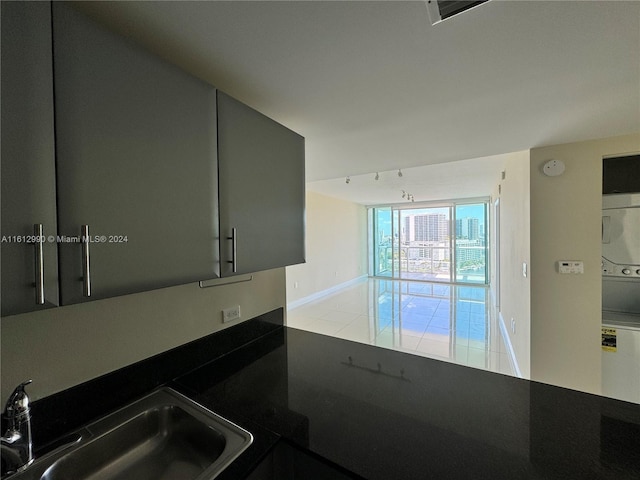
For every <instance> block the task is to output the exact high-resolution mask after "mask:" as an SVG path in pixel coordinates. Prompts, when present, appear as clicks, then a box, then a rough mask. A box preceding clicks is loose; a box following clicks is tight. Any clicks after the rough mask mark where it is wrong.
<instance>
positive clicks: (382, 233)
mask: <svg viewBox="0 0 640 480" xmlns="http://www.w3.org/2000/svg"><path fill="white" fill-rule="evenodd" d="M372 213H373V215H371V216H370V217H369V218H370V223H371V226H370V231H371V240H372V245H373V249H372V250H373V251H372V254H373V258H372V266H373V275H374V276H376V277H391V276H393V228H392V222H391V207H380V208H374V209H373V212H372Z"/></svg>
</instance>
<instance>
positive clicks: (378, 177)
mask: <svg viewBox="0 0 640 480" xmlns="http://www.w3.org/2000/svg"><path fill="white" fill-rule="evenodd" d="M376 180H380V174H379V173H378V172H376Z"/></svg>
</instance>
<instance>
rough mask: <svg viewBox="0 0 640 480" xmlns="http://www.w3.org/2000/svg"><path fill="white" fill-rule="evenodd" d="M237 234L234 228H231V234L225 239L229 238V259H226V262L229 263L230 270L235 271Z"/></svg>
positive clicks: (236, 263) (236, 268) (236, 265)
mask: <svg viewBox="0 0 640 480" xmlns="http://www.w3.org/2000/svg"><path fill="white" fill-rule="evenodd" d="M237 237H238V235H237V232H236V229H235V228H232V229H231V236H230V237H227V240H231V260H227V263H230V264H231V271H232V272H233V273H236V272H237V271H238V256H237V255H238V238H237Z"/></svg>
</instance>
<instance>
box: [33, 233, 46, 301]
mask: <svg viewBox="0 0 640 480" xmlns="http://www.w3.org/2000/svg"><path fill="white" fill-rule="evenodd" d="M33 236H34V237H35V240H36V245H35V247H36V258H35V260H36V262H35V264H36V272H35V273H36V305H44V228H43V227H42V224H41V223H36V224H34V225H33Z"/></svg>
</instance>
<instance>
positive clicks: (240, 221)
mask: <svg viewBox="0 0 640 480" xmlns="http://www.w3.org/2000/svg"><path fill="white" fill-rule="evenodd" d="M218 162H219V175H220V233H221V236H222V239H221V247H220V251H221V254H220V256H221V270H222V276H224V277H227V276H232V275H235V274H242V273H251V272H256V271H260V270H267V269H270V268H276V267H282V266H286V265H293V264H297V263H302V262H304V205H305V199H304V194H305V193H304V192H305V184H304V138H303V137H301V136H300V135H298V134H297V133H295V132H293V131H291V130H289V129H288V128H286V127H284V126H282V125H280V124H279V123H277V122H275V121H273V120H271V119H270V118H268V117H266V116H264V115H262V114H261V113H259V112H257V111H255V110H253V109H252V108H250V107H248V106H246V105H244V104H243V103H241V102H239V101H237V100H235V99H234V98H232V97H230V96H229V95H226V94H224V93H222V92H220V91H219V92H218ZM234 267H235V268H234ZM234 270H235V271H234Z"/></svg>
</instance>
